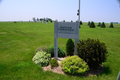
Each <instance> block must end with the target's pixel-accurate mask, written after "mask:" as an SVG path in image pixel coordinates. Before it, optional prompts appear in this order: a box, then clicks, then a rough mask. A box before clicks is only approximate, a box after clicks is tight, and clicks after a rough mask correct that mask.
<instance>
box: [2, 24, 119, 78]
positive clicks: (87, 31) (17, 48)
mask: <svg viewBox="0 0 120 80" xmlns="http://www.w3.org/2000/svg"><path fill="white" fill-rule="evenodd" d="M96 25H97V23H96ZM109 25H110V24H108V23H106V26H107V28H100V27H96V28H89V26H88V25H87V23H83V25H82V26H81V28H80V30H79V31H80V36H79V38H80V39H83V40H85V39H87V38H92V39H99V40H100V41H101V42H104V43H106V46H107V49H108V52H109V53H108V54H109V57H108V59H107V62H105V63H103V65H104V67H105V70H104V72H103V73H101V74H99V75H98V76H89V77H81V76H70V75H62V74H57V73H53V72H51V71H47V72H44V71H43V70H42V68H41V67H39V66H37V65H35V64H34V63H33V62H32V57H33V56H34V55H35V50H36V49H37V48H39V47H50V46H52V45H53V44H54V24H53V23H49V24H42V23H32V22H31V23H13V22H10V23H7V22H0V80H80V79H81V80H116V78H117V75H118V72H119V71H120V24H114V27H115V28H109ZM66 42H67V39H63V38H59V39H58V45H59V46H60V47H61V48H62V49H64V50H65V45H66Z"/></svg>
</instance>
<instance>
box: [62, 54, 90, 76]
mask: <svg viewBox="0 0 120 80" xmlns="http://www.w3.org/2000/svg"><path fill="white" fill-rule="evenodd" d="M61 67H62V69H63V71H64V72H66V73H69V74H84V73H85V72H87V71H88V70H89V66H88V65H87V63H86V62H85V61H83V60H82V59H81V58H79V57H78V56H71V57H70V56H69V57H67V58H66V59H65V60H63V61H62V62H61Z"/></svg>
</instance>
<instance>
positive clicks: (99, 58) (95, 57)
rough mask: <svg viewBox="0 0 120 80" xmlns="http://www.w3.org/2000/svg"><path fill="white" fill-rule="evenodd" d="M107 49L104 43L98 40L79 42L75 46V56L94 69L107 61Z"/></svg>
mask: <svg viewBox="0 0 120 80" xmlns="http://www.w3.org/2000/svg"><path fill="white" fill-rule="evenodd" d="M107 53H108V51H107V49H106V46H105V43H101V42H100V41H99V40H98V39H97V40H94V39H90V38H89V39H87V40H79V43H78V44H77V55H78V56H79V57H80V58H82V59H83V60H84V61H86V62H87V63H88V65H89V67H96V66H99V64H102V63H103V62H105V61H106V59H107V56H108V55H107Z"/></svg>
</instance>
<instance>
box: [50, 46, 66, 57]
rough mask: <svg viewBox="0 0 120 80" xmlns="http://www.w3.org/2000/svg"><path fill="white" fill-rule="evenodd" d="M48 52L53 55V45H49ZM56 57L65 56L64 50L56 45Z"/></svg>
mask: <svg viewBox="0 0 120 80" xmlns="http://www.w3.org/2000/svg"><path fill="white" fill-rule="evenodd" d="M48 50H49V53H50V54H51V57H54V46H51V47H49V49H48ZM58 57H65V51H64V50H62V49H61V48H60V47H58Z"/></svg>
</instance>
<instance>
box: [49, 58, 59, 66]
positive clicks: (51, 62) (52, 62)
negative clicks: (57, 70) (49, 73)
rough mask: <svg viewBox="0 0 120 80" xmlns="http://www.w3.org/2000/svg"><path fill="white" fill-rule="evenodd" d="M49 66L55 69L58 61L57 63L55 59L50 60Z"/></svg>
mask: <svg viewBox="0 0 120 80" xmlns="http://www.w3.org/2000/svg"><path fill="white" fill-rule="evenodd" d="M50 65H51V66H52V67H57V66H58V61H57V59H51V60H50Z"/></svg>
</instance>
